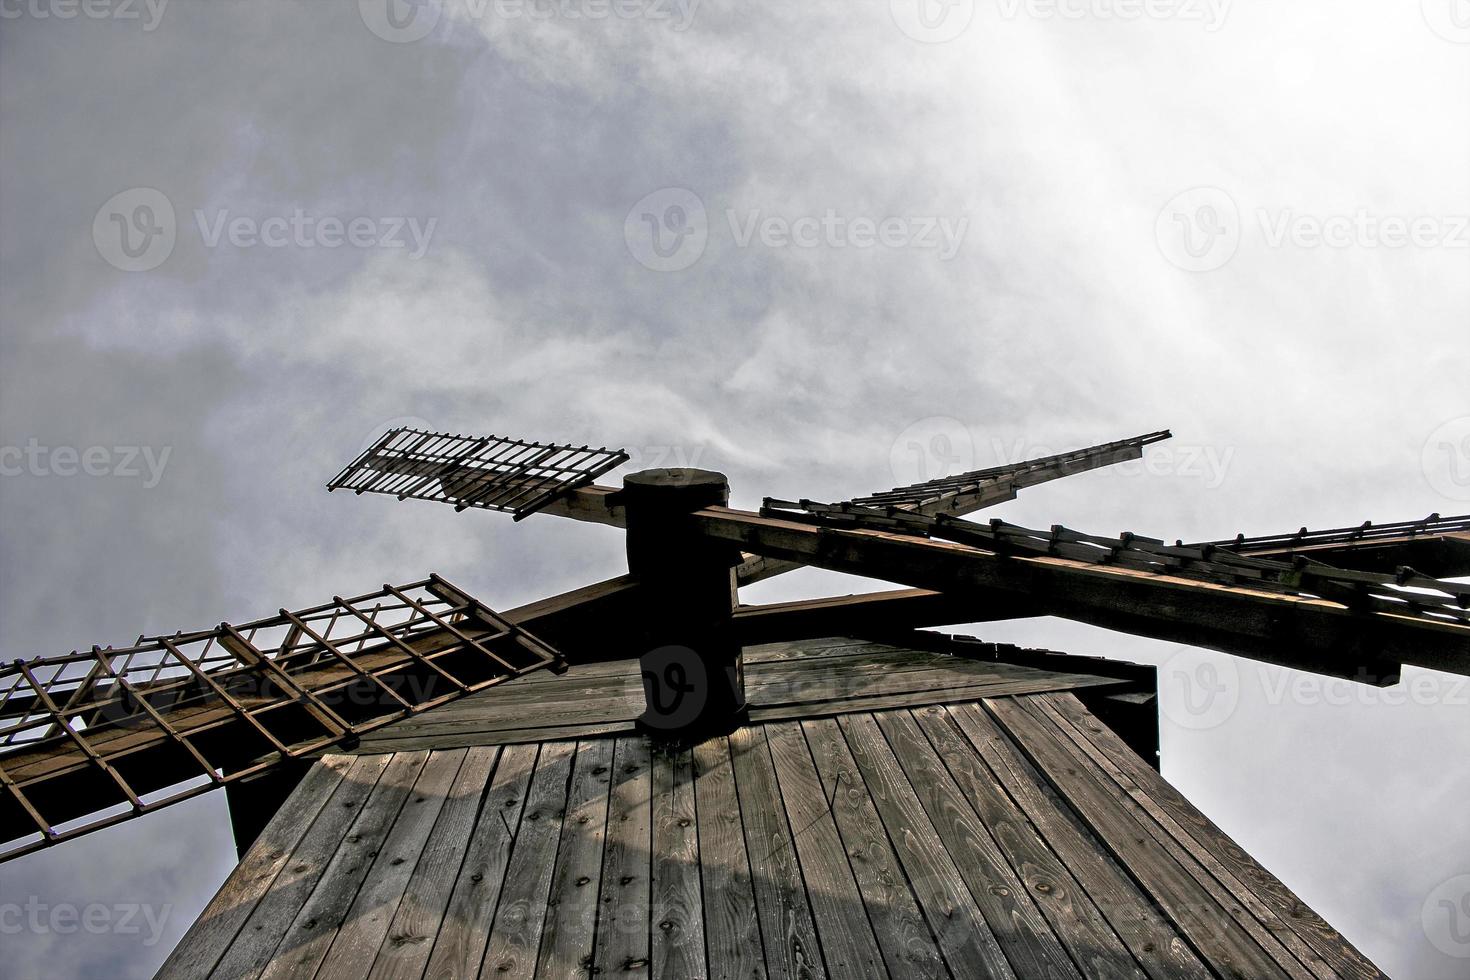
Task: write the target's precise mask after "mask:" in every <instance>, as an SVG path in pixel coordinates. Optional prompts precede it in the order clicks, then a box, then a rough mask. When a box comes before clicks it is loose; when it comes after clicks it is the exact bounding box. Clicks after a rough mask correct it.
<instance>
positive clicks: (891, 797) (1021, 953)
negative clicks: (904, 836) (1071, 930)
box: [843, 712, 1080, 980]
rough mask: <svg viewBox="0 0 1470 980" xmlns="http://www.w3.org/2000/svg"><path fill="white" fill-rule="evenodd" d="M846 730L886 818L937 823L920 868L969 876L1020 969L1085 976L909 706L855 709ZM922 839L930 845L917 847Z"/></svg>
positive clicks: (967, 883)
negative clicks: (873, 712) (871, 711)
mask: <svg viewBox="0 0 1470 980" xmlns="http://www.w3.org/2000/svg"><path fill="white" fill-rule="evenodd" d="M843 728H844V730H845V731H846V732H847V733H848V739H849V741H850V742H852V744H853V752H854V754H856V755H857V757H858V764H859V765H861V766H862V767H863V772H864V775H867V776H868V777H869V782H870V785H871V784H872V783H874V782H875V781H876V782H878V783H880V784H881V785H882V786H883V791H882V792H881V793H879V792H878V790H877V789H876V788H875V789H874V795H875V797H876V798H878V799H879V800H880V801H886V803H887V807H888V810H889V811H890V812H888V813H885V816H884V819H885V820H888V821H890V822H894V821H901V822H902V823H903V825H905V826H909V825H911V826H917V827H923V828H924V829H926V830H928V829H931V828H932V830H933V832H934V834H935V835H936V839H934V840H932V841H930V840H929V838H928V835H927V834H921V835H916V836H915V841H916V847H915V851H916V854H915V857H916V858H918V859H921V860H922V861H923V862H925V863H924V865H921V867H924V868H926V869H927V867H928V866H929V865H933V866H934V868H933V870H926V872H925V873H927V874H930V875H940V874H942V875H943V877H944V880H946V881H947V880H948V879H949V876H950V875H951V874H953V875H955V876H957V877H958V878H959V879H961V880H962V881H963V885H962V886H961V887H968V889H969V892H970V894H972V895H974V900H975V903H976V904H977V905H978V906H979V909H980V912H981V914H983V915H984V921H985V922H986V923H988V924H989V931H991V932H993V933H994V936H995V939H996V940H998V941H999V943H1000V948H1001V949H1002V950H1004V951H1005V957H1006V959H1007V960H1008V961H1009V962H1010V964H1011V968H1012V969H1014V970H1015V972H1016V975H1017V976H1020V977H1034V976H1046V977H1073V978H1078V980H1080V976H1079V974H1078V973H1077V969H1076V967H1075V966H1073V964H1072V960H1071V959H1070V957H1068V955H1067V952H1066V950H1065V949H1063V948H1062V944H1061V941H1060V940H1059V939H1058V938H1057V936H1056V934H1055V933H1053V932H1052V930H1051V926H1050V924H1048V923H1047V921H1046V919H1045V917H1043V916H1042V915H1041V912H1040V910H1039V909H1037V908H1036V905H1035V903H1034V902H1032V900H1031V896H1030V894H1029V893H1028V892H1027V890H1026V888H1025V886H1024V885H1023V884H1022V883H1021V881H1020V880H1019V879H1018V878H1017V877H1016V874H1015V872H1014V871H1013V870H1012V869H1011V867H1010V865H1009V864H1008V863H1007V862H1006V860H1005V857H1004V856H1003V855H1002V854H1001V853H1000V848H999V847H998V846H997V845H996V843H995V840H994V838H992V837H991V836H990V832H989V831H988V830H987V829H986V828H985V826H984V824H982V823H981V822H980V821H979V820H978V819H977V818H976V816H975V813H974V811H973V810H972V809H971V808H970V807H969V805H968V803H967V802H966V801H965V799H964V797H963V795H962V794H961V793H960V790H959V787H957V786H956V785H955V784H954V781H953V780H951V779H950V778H949V773H948V771H947V770H946V769H945V768H944V764H943V763H942V762H940V761H939V758H938V757H937V756H936V755H935V754H934V751H933V748H932V747H931V746H930V745H929V742H928V740H927V739H926V738H924V735H923V733H922V732H920V731H919V729H918V726H916V725H915V724H914V720H913V718H911V717H910V716H909V714H908V713H907V712H892V713H886V714H883V715H879V716H877V719H876V723H875V720H874V718H873V717H872V716H869V715H857V716H854V717H852V718H850V719H847V721H846V722H845V723H844V725H843ZM859 746H861V750H859ZM890 746H891V749H890ZM916 809H917V811H918V812H915V811H916ZM926 815H927V817H928V821H927V823H926V821H925V819H924V818H925V816H926ZM918 842H923V843H924V844H926V846H925V847H923V848H919V847H917V843H918ZM936 928H937V927H936ZM986 951H987V952H988V951H989V945H988V944H987V948H986Z"/></svg>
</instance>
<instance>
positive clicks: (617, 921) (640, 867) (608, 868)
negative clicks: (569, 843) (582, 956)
mask: <svg viewBox="0 0 1470 980" xmlns="http://www.w3.org/2000/svg"><path fill="white" fill-rule="evenodd" d="M651 751H652V743H650V742H649V740H648V739H647V738H646V737H644V736H642V735H632V736H628V737H625V738H619V739H618V742H617V746H616V748H615V749H614V751H613V771H612V790H611V795H610V796H609V799H608V808H607V843H606V845H605V847H604V857H603V862H602V894H601V898H600V899H599V901H598V905H599V908H600V911H599V913H598V918H597V947H596V952H595V953H594V955H593V966H594V968H595V969H596V970H597V971H599V975H601V976H604V977H619V978H622V977H647V976H648V957H649V948H648V903H649V895H650V893H649V876H650V874H651V873H652V856H651V853H650V849H651V847H652V844H653V808H652V792H653V782H652V759H651Z"/></svg>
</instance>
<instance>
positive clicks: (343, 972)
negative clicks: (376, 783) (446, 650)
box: [317, 749, 466, 980]
mask: <svg viewBox="0 0 1470 980" xmlns="http://www.w3.org/2000/svg"><path fill="white" fill-rule="evenodd" d="M465 751H466V750H464V749H451V750H450V751H448V752H434V753H431V754H430V756H429V759H428V761H427V762H425V763H424V768H423V769H422V771H420V773H419V778H418V779H417V780H416V781H415V782H414V784H413V791H412V792H411V793H409V795H408V799H407V800H405V801H404V804H403V809H402V810H400V811H399V813H398V818H397V819H396V820H394V821H393V826H392V828H391V829H390V830H389V832H388V836H387V839H386V840H384V842H383V846H382V847H381V848H380V849H379V850H378V853H377V854H375V855H373V859H372V867H371V868H370V869H369V870H368V873H367V877H366V878H364V879H363V881H362V884H361V885H360V886H359V887H358V890H357V897H356V898H355V899H353V901H352V905H351V907H350V908H349V909H348V911H347V916H346V919H345V920H344V921H343V923H342V928H340V929H339V930H337V935H336V936H335V937H334V938H333V940H332V945H331V948H330V949H328V950H327V954H326V956H325V957H324V958H323V959H322V962H321V966H319V967H318V968H317V970H318V972H319V973H320V975H321V976H323V977H332V978H333V980H338V978H340V980H350V978H353V977H365V976H367V974H368V971H369V970H370V969H372V965H373V960H374V959H375V958H376V957H377V955H378V950H379V949H381V948H382V946H383V941H384V939H385V938H386V937H387V935H388V927H389V926H390V925H391V924H392V922H393V917H394V916H395V915H396V914H397V913H398V905H399V903H400V902H401V901H402V900H403V894H404V892H405V891H407V889H408V883H409V879H411V878H412V877H413V871H414V868H415V867H417V866H418V861H419V857H420V856H421V855H422V854H423V852H424V847H425V846H426V845H427V844H428V842H429V831H431V830H432V829H433V828H434V823H435V821H437V820H438V819H439V813H440V811H441V810H442V809H443V808H444V802H445V800H447V799H448V798H449V794H450V792H451V790H452V789H453V787H454V781H455V778H456V777H457V776H458V775H459V770H460V766H461V765H462V764H463V763H464V756H465Z"/></svg>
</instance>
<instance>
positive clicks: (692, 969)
mask: <svg viewBox="0 0 1470 980" xmlns="http://www.w3.org/2000/svg"><path fill="white" fill-rule="evenodd" d="M651 894H652V903H651V906H650V908H649V917H650V921H651V922H652V924H653V929H652V931H651V933H650V935H651V943H652V948H651V955H650V959H651V961H652V971H651V972H652V975H653V976H654V977H662V978H665V980H683V978H696V977H705V976H707V972H708V971H707V969H706V963H705V955H704V905H703V897H702V895H701V893H700V877H699V831H698V830H697V829H696V828H695V826H694V773H693V760H692V759H691V757H690V751H689V749H688V748H687V747H684V746H682V745H679V746H665V747H655V749H654V752H653V880H652V892H651Z"/></svg>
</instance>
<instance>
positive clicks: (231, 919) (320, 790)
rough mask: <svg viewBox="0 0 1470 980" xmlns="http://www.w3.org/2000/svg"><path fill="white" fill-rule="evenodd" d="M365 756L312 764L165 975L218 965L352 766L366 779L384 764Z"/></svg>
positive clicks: (160, 973) (193, 973)
mask: <svg viewBox="0 0 1470 980" xmlns="http://www.w3.org/2000/svg"><path fill="white" fill-rule="evenodd" d="M362 761H363V763H364V764H363V765H362V766H361V767H357V766H354V764H353V760H352V759H351V758H349V757H347V756H329V757H328V758H325V759H322V760H320V761H318V762H317V763H316V764H315V765H313V766H312V767H311V769H310V770H309V771H308V772H307V774H306V776H305V777H304V778H303V779H302V780H301V783H300V785H298V786H297V787H296V789H295V790H294V791H293V792H292V793H291V795H290V796H289V797H287V798H286V802H285V803H284V804H283V805H282V806H281V808H280V809H279V810H277V811H276V815H275V816H274V817H273V818H272V819H271V821H270V823H269V824H267V825H266V828H265V829H264V830H263V831H261V833H260V836H259V837H257V838H256V840H255V843H254V844H252V845H251V847H250V850H248V851H246V852H245V856H244V857H243V858H241V860H240V864H239V867H237V868H236V869H235V871H234V873H232V874H231V875H230V877H229V879H228V880H227V881H226V882H225V884H224V885H223V886H222V887H221V888H220V890H219V893H218V894H216V895H215V896H214V898H213V899H211V900H210V902H209V904H208V905H207V906H205V908H204V911H203V912H201V913H200V915H199V918H198V920H196V921H195V923H194V925H193V926H191V927H190V928H189V931H188V932H187V933H186V934H185V935H184V938H183V939H182V940H180V941H179V944H178V946H176V947H174V951H173V953H171V954H170V955H169V958H168V959H167V960H166V961H164V964H163V966H162V967H161V968H160V969H159V971H158V976H159V977H160V978H165V980H172V978H175V977H179V978H182V977H190V976H199V975H201V974H207V973H208V972H209V971H210V970H211V969H213V968H214V965H215V964H216V963H218V962H219V961H220V957H222V956H223V955H224V954H225V950H227V949H229V948H230V944H231V943H233V942H234V941H235V937H236V935H237V934H238V933H239V932H240V928H241V926H243V925H244V924H245V920H246V919H248V918H249V917H250V914H251V913H252V912H253V911H255V908H256V906H257V904H258V903H259V902H260V900H261V898H262V896H265V895H267V894H269V893H270V892H271V890H272V889H273V888H274V883H275V881H276V878H277V876H278V875H280V873H281V869H282V868H284V867H286V865H287V863H288V861H289V860H290V858H291V854H292V852H294V851H295V850H296V846H297V845H298V844H299V843H300V842H301V839H302V837H304V836H306V832H307V830H308V829H309V828H310V827H311V825H312V822H313V821H315V820H316V819H317V817H318V816H319V815H320V814H321V813H323V812H324V811H325V810H326V808H327V807H328V805H329V801H330V800H331V799H332V796H333V794H334V793H335V792H336V791H337V788H338V787H339V786H340V785H341V784H342V780H343V778H344V777H346V776H347V774H348V769H349V768H353V769H356V772H355V773H354V776H355V778H358V779H361V778H362V777H363V776H364V775H366V774H367V773H369V772H371V773H372V775H373V778H374V779H375V780H376V777H377V770H378V768H379V767H378V765H377V764H376V763H373V762H368V761H367V760H365V759H364V760H362ZM384 764H385V765H386V761H385V762H384Z"/></svg>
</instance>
